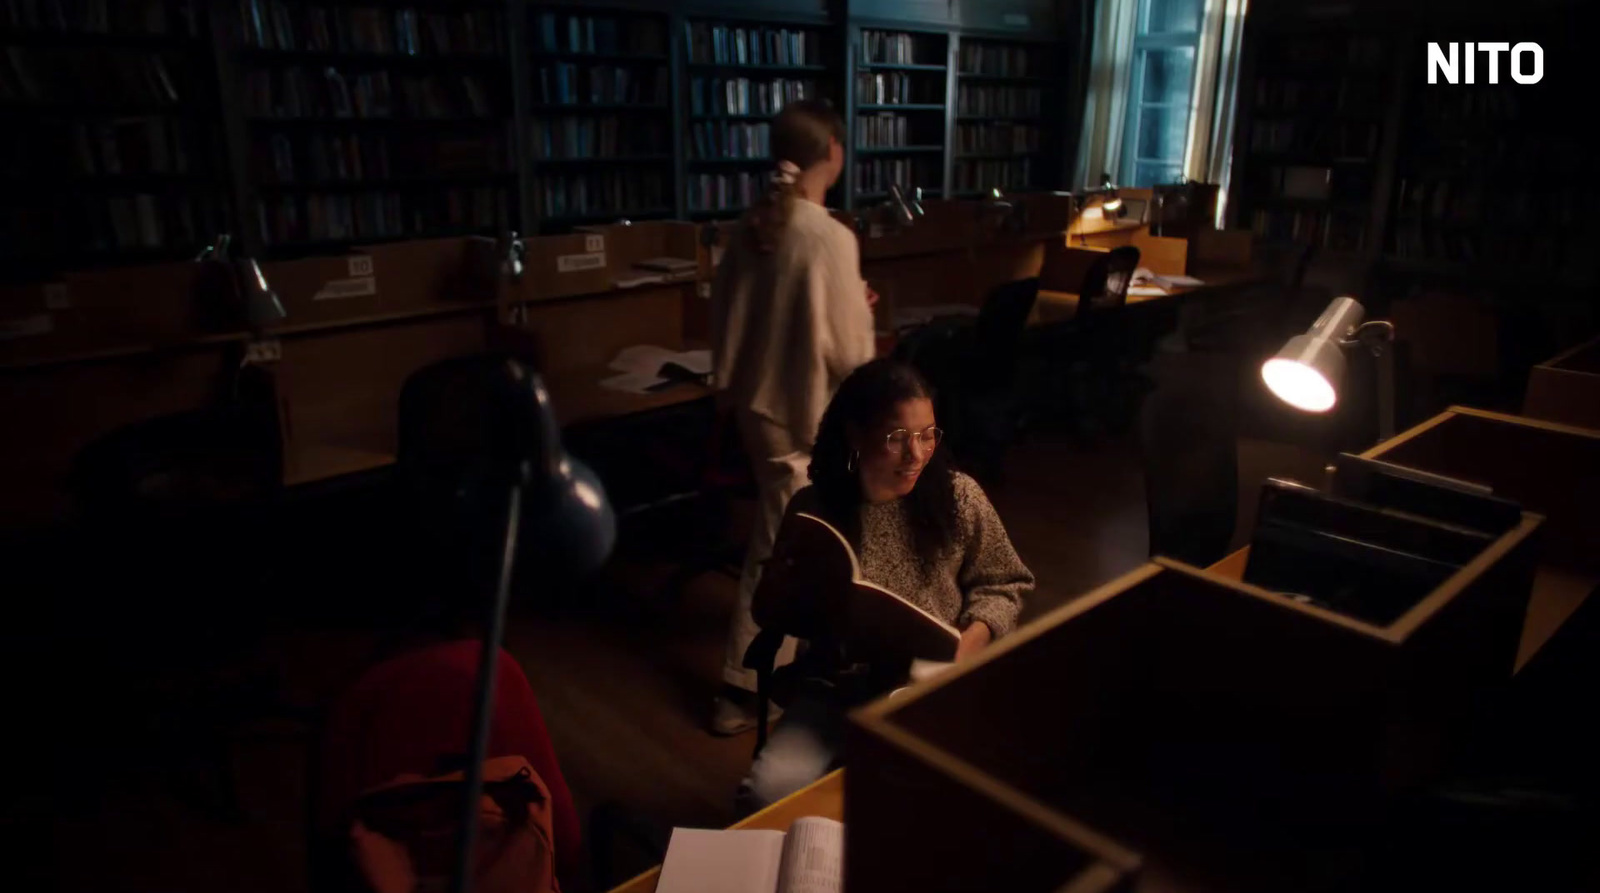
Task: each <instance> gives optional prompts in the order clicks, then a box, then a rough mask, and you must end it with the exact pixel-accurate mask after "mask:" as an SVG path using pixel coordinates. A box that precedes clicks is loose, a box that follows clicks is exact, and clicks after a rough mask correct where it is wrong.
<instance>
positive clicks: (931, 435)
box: [883, 428, 944, 456]
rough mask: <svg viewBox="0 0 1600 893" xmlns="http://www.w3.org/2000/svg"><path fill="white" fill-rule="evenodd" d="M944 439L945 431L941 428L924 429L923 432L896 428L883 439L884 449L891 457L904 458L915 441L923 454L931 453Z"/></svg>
mask: <svg viewBox="0 0 1600 893" xmlns="http://www.w3.org/2000/svg"><path fill="white" fill-rule="evenodd" d="M943 439H944V431H943V430H942V429H940V428H924V429H922V430H921V431H907V430H906V429H904V428H896V429H894V430H893V431H890V432H889V434H888V436H887V437H885V438H884V439H883V443H884V447H885V448H887V449H888V450H889V454H890V455H893V456H904V455H905V453H906V448H907V447H908V446H909V445H910V444H911V443H912V442H913V441H915V442H916V444H917V446H918V447H920V448H921V451H922V452H923V453H931V452H933V449H934V447H937V446H938V445H939V441H941V440H943Z"/></svg>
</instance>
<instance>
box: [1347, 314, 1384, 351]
mask: <svg viewBox="0 0 1600 893" xmlns="http://www.w3.org/2000/svg"><path fill="white" fill-rule="evenodd" d="M1393 341H1394V323H1392V322H1389V321H1388V320H1386V319H1374V320H1370V321H1368V322H1364V323H1362V324H1361V325H1359V326H1356V328H1355V330H1354V331H1352V332H1351V333H1350V335H1349V337H1347V338H1343V339H1341V340H1340V341H1339V346H1340V347H1343V348H1351V347H1356V346H1359V345H1365V346H1366V348H1367V349H1368V350H1370V351H1372V354H1373V356H1378V355H1380V354H1382V353H1384V352H1385V349H1384V345H1386V344H1389V343H1391V342H1393Z"/></svg>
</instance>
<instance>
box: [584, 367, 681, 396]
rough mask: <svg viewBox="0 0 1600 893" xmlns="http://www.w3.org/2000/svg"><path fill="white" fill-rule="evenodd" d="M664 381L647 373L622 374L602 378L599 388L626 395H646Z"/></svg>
mask: <svg viewBox="0 0 1600 893" xmlns="http://www.w3.org/2000/svg"><path fill="white" fill-rule="evenodd" d="M664 381H666V379H665V378H662V377H661V376H659V375H651V374H650V373H648V372H624V373H622V374H621V375H613V376H611V377H610V378H602V379H601V380H600V386H601V387H603V388H609V389H611V390H613V391H622V392H624V393H628V394H648V393H651V391H650V389H651V388H653V387H655V386H656V385H658V384H661V383H662V382H664Z"/></svg>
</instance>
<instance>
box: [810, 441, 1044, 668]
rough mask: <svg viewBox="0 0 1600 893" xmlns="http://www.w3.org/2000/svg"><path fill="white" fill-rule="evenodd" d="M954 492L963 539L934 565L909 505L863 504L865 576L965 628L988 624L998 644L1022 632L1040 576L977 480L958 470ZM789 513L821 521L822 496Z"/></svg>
mask: <svg viewBox="0 0 1600 893" xmlns="http://www.w3.org/2000/svg"><path fill="white" fill-rule="evenodd" d="M955 493H956V511H957V512H958V513H959V515H960V524H959V526H958V528H957V529H958V530H959V534H958V540H957V541H956V542H955V543H954V544H952V546H951V548H950V549H948V550H947V551H946V552H945V554H944V555H942V556H941V557H940V559H939V560H938V561H936V562H934V563H931V564H930V563H924V562H923V561H922V559H921V558H920V557H919V556H918V555H917V551H916V546H915V544H914V542H913V540H912V533H911V527H910V525H909V523H908V521H907V518H906V505H905V502H904V500H895V501H894V502H887V503H882V504H877V505H873V504H865V505H862V507H861V542H860V543H859V544H857V547H856V555H857V558H858V559H859V560H860V563H861V575H862V576H863V577H865V578H866V579H868V580H870V581H872V582H873V583H876V584H878V585H879V586H882V587H884V588H885V589H888V590H889V591H891V592H893V593H895V594H896V595H899V596H901V597H902V598H904V599H906V600H907V601H909V602H911V603H913V604H915V605H916V606H917V607H919V608H922V609H923V610H925V611H927V612H928V613H930V614H932V615H933V616H935V617H937V618H939V619H940V620H943V621H944V622H946V623H949V624H951V625H953V626H955V627H956V628H958V629H965V628H966V627H967V626H968V625H969V624H970V623H972V621H974V620H981V621H983V622H984V624H985V625H986V626H988V627H989V629H990V631H991V632H993V633H994V637H995V638H996V639H998V638H1000V637H1001V636H1003V635H1005V634H1007V633H1009V632H1011V630H1012V628H1013V627H1015V626H1016V623H1017V614H1018V613H1019V612H1020V611H1021V610H1022V597H1023V595H1024V594H1025V593H1028V592H1032V591H1033V573H1032V572H1031V571H1029V570H1028V568H1027V566H1026V565H1024V564H1023V563H1022V559H1021V558H1019V557H1017V552H1016V549H1014V548H1012V546H1011V539H1010V537H1008V536H1006V529H1005V526H1004V525H1003V524H1002V523H1001V522H1000V516H999V514H997V513H996V512H995V510H994V506H993V505H991V504H990V503H989V499H988V497H986V496H985V495H984V493H983V488H982V487H980V486H978V482H977V481H975V480H973V479H972V478H970V477H968V476H967V475H964V474H961V473H960V472H957V473H956V475H955ZM789 512H791V513H794V512H805V513H807V514H815V515H818V516H819V517H820V516H821V504H820V502H819V500H818V499H817V496H816V493H815V491H814V490H813V489H812V488H811V487H806V488H805V489H803V490H801V491H800V492H798V493H796V494H795V496H794V499H793V500H791V501H790V503H789Z"/></svg>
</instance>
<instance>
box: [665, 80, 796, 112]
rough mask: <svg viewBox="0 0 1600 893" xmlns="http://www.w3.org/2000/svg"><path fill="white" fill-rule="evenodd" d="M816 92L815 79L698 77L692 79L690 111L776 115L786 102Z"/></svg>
mask: <svg viewBox="0 0 1600 893" xmlns="http://www.w3.org/2000/svg"><path fill="white" fill-rule="evenodd" d="M816 95H817V83H816V81H803V80H794V79H792V78H773V79H771V80H751V79H750V78H727V79H723V78H702V77H695V78H690V79H689V113H690V114H692V115H776V114H777V113H778V111H779V110H780V109H782V108H783V107H784V106H785V105H786V104H788V103H791V102H794V101H796V100H800V99H810V98H812V97H815V96H816Z"/></svg>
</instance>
